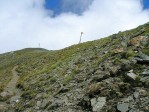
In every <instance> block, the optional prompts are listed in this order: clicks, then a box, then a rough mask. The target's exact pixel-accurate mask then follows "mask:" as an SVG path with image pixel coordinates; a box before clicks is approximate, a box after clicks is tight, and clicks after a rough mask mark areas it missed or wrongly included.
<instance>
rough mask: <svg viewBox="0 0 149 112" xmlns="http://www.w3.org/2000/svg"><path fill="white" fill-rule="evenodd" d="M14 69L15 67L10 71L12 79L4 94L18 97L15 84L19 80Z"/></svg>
mask: <svg viewBox="0 0 149 112" xmlns="http://www.w3.org/2000/svg"><path fill="white" fill-rule="evenodd" d="M16 68H17V66H15V67H14V68H13V69H12V75H13V76H12V79H11V81H10V82H9V83H8V85H7V87H6V88H5V90H4V92H7V94H8V95H20V92H19V90H18V89H17V88H16V84H17V81H18V79H19V76H18V73H17V72H16V71H15V70H16Z"/></svg>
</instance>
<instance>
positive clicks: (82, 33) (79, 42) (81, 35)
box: [79, 32, 83, 44]
mask: <svg viewBox="0 0 149 112" xmlns="http://www.w3.org/2000/svg"><path fill="white" fill-rule="evenodd" d="M82 35H83V32H81V35H80V41H79V44H80V43H81V37H82Z"/></svg>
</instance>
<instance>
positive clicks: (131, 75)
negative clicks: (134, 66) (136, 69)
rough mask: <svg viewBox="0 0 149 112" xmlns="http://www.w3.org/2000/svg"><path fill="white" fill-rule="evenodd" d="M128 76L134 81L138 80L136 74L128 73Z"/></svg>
mask: <svg viewBox="0 0 149 112" xmlns="http://www.w3.org/2000/svg"><path fill="white" fill-rule="evenodd" d="M127 76H128V77H129V78H131V79H133V80H135V79H136V78H137V75H136V74H134V73H127Z"/></svg>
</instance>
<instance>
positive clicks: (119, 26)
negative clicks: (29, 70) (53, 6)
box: [0, 0, 149, 53]
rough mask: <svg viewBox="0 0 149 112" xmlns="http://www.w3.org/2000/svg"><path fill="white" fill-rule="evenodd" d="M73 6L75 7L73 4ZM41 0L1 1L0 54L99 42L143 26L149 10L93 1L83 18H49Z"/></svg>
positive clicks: (121, 1) (124, 0) (118, 1)
mask: <svg viewBox="0 0 149 112" xmlns="http://www.w3.org/2000/svg"><path fill="white" fill-rule="evenodd" d="M74 5H75V4H74ZM49 14H52V11H48V10H45V9H44V0H0V48H1V49H0V53H2V52H7V51H11V50H17V49H22V48H25V47H38V43H40V44H41V47H44V48H47V49H60V48H64V47H66V46H69V45H72V44H77V43H78V42H79V36H80V32H81V31H83V32H84V35H83V37H82V40H83V41H89V40H94V39H99V38H101V37H105V36H108V35H110V34H113V33H116V32H118V31H120V30H127V29H131V28H134V27H137V26H138V25H140V24H143V23H146V22H148V20H149V10H143V9H142V5H141V2H140V0H94V1H93V3H92V4H91V5H90V6H89V9H88V10H86V11H85V12H84V13H83V15H82V16H78V15H76V14H73V13H62V14H61V15H59V16H57V17H55V18H52V17H50V16H49Z"/></svg>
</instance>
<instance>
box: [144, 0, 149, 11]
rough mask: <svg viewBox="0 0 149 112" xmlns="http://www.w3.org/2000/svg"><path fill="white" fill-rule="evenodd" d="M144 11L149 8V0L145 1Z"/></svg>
mask: <svg viewBox="0 0 149 112" xmlns="http://www.w3.org/2000/svg"><path fill="white" fill-rule="evenodd" d="M143 5H144V9H148V8H149V0H143Z"/></svg>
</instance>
